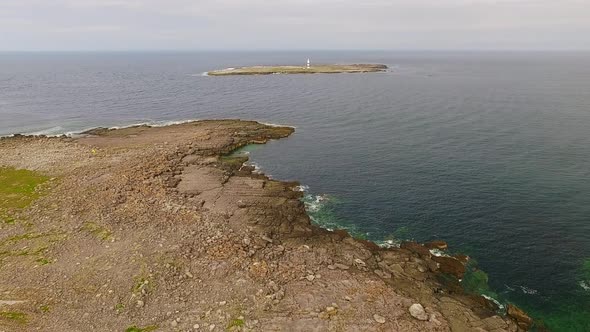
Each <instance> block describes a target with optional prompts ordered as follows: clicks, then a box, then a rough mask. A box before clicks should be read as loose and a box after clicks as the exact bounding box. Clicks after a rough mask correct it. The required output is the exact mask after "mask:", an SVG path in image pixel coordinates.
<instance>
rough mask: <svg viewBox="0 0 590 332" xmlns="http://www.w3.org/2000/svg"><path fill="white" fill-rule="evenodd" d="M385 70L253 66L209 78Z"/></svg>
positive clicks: (363, 66)
mask: <svg viewBox="0 0 590 332" xmlns="http://www.w3.org/2000/svg"><path fill="white" fill-rule="evenodd" d="M385 69H387V67H386V66H383V65H371V64H355V65H317V66H311V67H310V68H306V67H305V66H253V67H240V68H228V69H222V70H214V71H210V72H209V73H208V75H210V76H227V75H269V74H335V73H369V72H380V71H384V70H385Z"/></svg>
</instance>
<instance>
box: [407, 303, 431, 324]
mask: <svg viewBox="0 0 590 332" xmlns="http://www.w3.org/2000/svg"><path fill="white" fill-rule="evenodd" d="M409 310H410V315H412V317H414V318H416V319H417V320H428V314H427V313H426V311H425V310H424V307H422V305H421V304H420V303H414V304H412V305H411V306H410V309H409Z"/></svg>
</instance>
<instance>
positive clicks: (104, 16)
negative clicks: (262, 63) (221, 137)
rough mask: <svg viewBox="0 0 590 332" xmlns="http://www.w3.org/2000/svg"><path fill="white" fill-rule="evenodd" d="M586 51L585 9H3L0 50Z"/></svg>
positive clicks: (501, 5) (53, 5) (385, 2)
mask: <svg viewBox="0 0 590 332" xmlns="http://www.w3.org/2000/svg"><path fill="white" fill-rule="evenodd" d="M145 49H151V50H205V49H253V50H258V49H393V50H398V49H405V50H407V49H431V50H453V49H462V50H464V49H486V50H489V49H494V50H506V49H515V50H522V49H525V50H527V49H552V50H564V49H590V0H299V1H296V0H0V50H5V51H6V50H145Z"/></svg>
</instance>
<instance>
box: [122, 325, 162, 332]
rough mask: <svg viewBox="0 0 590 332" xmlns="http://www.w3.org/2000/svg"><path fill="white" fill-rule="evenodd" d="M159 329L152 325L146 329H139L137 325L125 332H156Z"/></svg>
mask: <svg viewBox="0 0 590 332" xmlns="http://www.w3.org/2000/svg"><path fill="white" fill-rule="evenodd" d="M157 329H158V326H157V325H150V326H146V327H137V325H133V326H130V327H128V328H127V329H126V330H125V332H150V331H155V330H157Z"/></svg>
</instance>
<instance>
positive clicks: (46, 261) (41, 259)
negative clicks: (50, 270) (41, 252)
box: [35, 257, 51, 265]
mask: <svg viewBox="0 0 590 332" xmlns="http://www.w3.org/2000/svg"><path fill="white" fill-rule="evenodd" d="M35 262H37V263H39V265H47V264H50V263H51V261H50V260H49V259H47V258H45V257H39V258H37V259H36V260H35Z"/></svg>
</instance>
